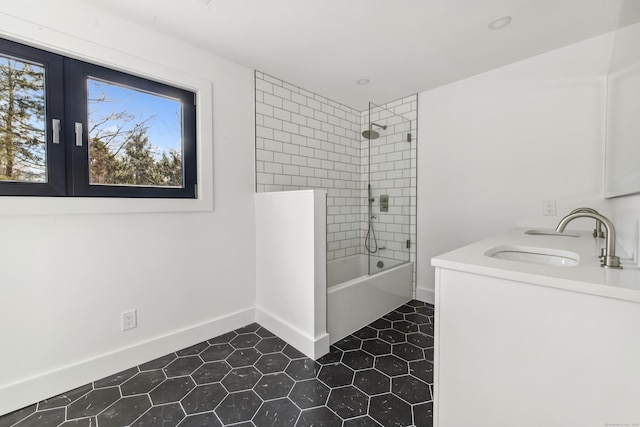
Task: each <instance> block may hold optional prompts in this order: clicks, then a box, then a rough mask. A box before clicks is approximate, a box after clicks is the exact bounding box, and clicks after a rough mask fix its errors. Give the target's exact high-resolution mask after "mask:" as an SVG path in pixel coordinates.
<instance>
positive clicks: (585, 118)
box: [418, 35, 612, 301]
mask: <svg viewBox="0 0 640 427" xmlns="http://www.w3.org/2000/svg"><path fill="white" fill-rule="evenodd" d="M611 42H612V37H611V35H606V36H602V37H598V38H594V39H590V40H587V41H584V42H581V43H578V44H575V45H572V46H568V47H565V48H562V49H559V50H556V51H553V52H550V53H546V54H543V55H540V56H537V57H533V58H530V59H528V60H525V61H522V62H519V63H516V64H512V65H509V66H506V67H502V68H499V69H496V70H493V71H490V72H487V73H484V74H481V75H477V76H474V77H471V78H469V79H466V80H462V81H459V82H456V83H453V84H450V85H447V86H443V87H440V88H437V89H434V90H431V91H428V92H423V93H421V94H419V113H418V128H419V130H420V140H419V143H420V145H419V149H418V153H419V154H418V171H419V172H418V224H419V226H418V247H419V248H420V251H419V253H418V297H419V298H421V299H424V300H427V301H432V298H433V289H434V270H433V268H432V267H431V266H430V259H431V258H432V257H433V256H435V255H438V254H441V253H444V252H447V251H449V250H452V249H454V248H456V247H459V246H463V245H466V244H469V243H471V242H473V241H475V240H478V239H481V238H484V237H487V236H490V235H492V234H496V233H499V232H502V231H505V230H507V229H509V228H512V227H515V226H531V227H555V225H556V224H557V222H558V221H559V220H560V219H561V218H562V216H564V215H565V214H567V213H568V212H569V211H570V210H572V209H574V208H576V207H579V206H590V207H593V208H595V209H597V210H599V211H601V212H602V213H603V214H605V215H607V214H608V211H607V209H605V203H604V200H603V199H602V194H603V185H602V182H603V159H602V155H603V140H604V119H605V112H604V108H605V94H606V91H605V75H606V73H607V66H608V60H609V57H610V52H611ZM543 200H555V201H556V203H557V215H556V216H542V212H543V210H542V205H543V203H542V202H543ZM572 226H573V227H575V228H582V229H589V227H591V226H592V224H591V223H590V222H587V221H586V220H579V221H577V222H576V223H575V224H572Z"/></svg>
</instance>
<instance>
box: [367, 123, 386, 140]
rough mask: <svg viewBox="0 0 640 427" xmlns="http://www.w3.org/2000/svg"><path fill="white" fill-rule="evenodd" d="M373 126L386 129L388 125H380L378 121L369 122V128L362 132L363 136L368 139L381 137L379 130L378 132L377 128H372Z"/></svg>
mask: <svg viewBox="0 0 640 427" xmlns="http://www.w3.org/2000/svg"><path fill="white" fill-rule="evenodd" d="M373 126H377V127H379V128H381V129H382V130H386V129H387V126H386V125H379V124H377V123H374V122H371V123H369V129H368V130H365V131H364V132H362V136H364V137H365V138H367V139H377V138H379V137H380V134H379V133H378V132H376V131H375V130H373V129H371V128H372V127H373Z"/></svg>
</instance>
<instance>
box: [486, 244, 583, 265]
mask: <svg viewBox="0 0 640 427" xmlns="http://www.w3.org/2000/svg"><path fill="white" fill-rule="evenodd" d="M485 255H486V256H488V257H491V258H497V259H504V260H508V261H517V262H525V263H529V264H544V265H551V266H555V267H574V266H576V265H578V264H579V263H580V255H578V254H577V253H575V252H571V251H565V250H561V249H549V248H533V247H528V246H496V247H495V248H492V249H489V250H488V251H487V252H485Z"/></svg>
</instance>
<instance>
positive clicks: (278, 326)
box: [256, 307, 329, 360]
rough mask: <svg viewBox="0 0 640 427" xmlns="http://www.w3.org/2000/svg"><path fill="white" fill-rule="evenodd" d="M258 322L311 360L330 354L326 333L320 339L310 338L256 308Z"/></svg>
mask: <svg viewBox="0 0 640 427" xmlns="http://www.w3.org/2000/svg"><path fill="white" fill-rule="evenodd" d="M256 322H258V323H259V324H260V325H261V326H263V327H265V328H267V329H268V330H270V331H271V332H273V333H274V334H276V335H277V336H278V337H280V338H282V339H283V340H284V341H286V342H287V344H290V345H292V346H293V347H295V348H296V349H297V350H299V351H301V352H302V353H304V355H305V356H307V357H310V358H311V359H314V360H315V359H317V358H319V357H321V356H323V355H325V354H327V353H328V352H329V334H327V333H326V332H325V333H324V334H322V335H320V336H318V337H309V336H308V335H307V334H305V333H304V332H302V331H301V330H300V329H298V328H296V327H295V326H293V325H291V324H290V323H287V322H286V321H284V320H282V319H281V318H279V317H278V316H275V315H274V314H272V313H269V312H268V311H266V310H264V309H261V308H259V307H256Z"/></svg>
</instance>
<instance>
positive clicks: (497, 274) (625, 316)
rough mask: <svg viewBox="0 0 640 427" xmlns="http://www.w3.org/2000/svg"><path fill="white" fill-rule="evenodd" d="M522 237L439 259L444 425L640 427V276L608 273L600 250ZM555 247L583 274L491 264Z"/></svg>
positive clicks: (438, 413) (438, 353)
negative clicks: (503, 255)
mask: <svg viewBox="0 0 640 427" xmlns="http://www.w3.org/2000/svg"><path fill="white" fill-rule="evenodd" d="M525 230H526V229H516V230H513V231H512V232H510V233H507V234H506V235H503V236H497V237H495V238H491V239H487V240H484V241H481V242H478V243H476V244H473V245H469V246H467V247H464V248H461V249H459V250H456V251H452V252H449V253H447V254H444V255H442V256H439V257H436V258H434V259H433V260H432V263H433V265H434V266H435V267H436V301H435V307H436V325H435V326H436V327H435V340H436V341H435V371H434V375H435V395H434V410H435V424H434V425H435V426H439V427H471V426H473V427H482V426H491V427H543V426H544V427H549V426H558V427H589V426H594V427H603V426H640V272H639V271H638V269H637V268H636V267H634V266H626V267H625V268H624V269H623V270H610V269H604V268H602V267H600V266H599V263H598V260H597V257H596V255H595V254H596V250H597V247H596V246H597V245H596V242H594V239H593V238H592V237H590V236H588V234H586V233H584V235H582V236H581V237H579V238H568V237H557V236H528V235H525V234H524V231H525ZM504 244H509V245H520V247H529V248H531V247H544V248H548V247H554V248H560V249H568V250H571V251H573V252H575V253H578V254H579V255H580V264H579V265H578V266H575V267H552V266H547V265H538V264H529V263H521V262H515V261H506V260H499V259H494V258H489V257H487V256H486V255H485V253H486V252H487V251H490V249H491V248H492V247H495V246H498V245H504Z"/></svg>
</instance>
